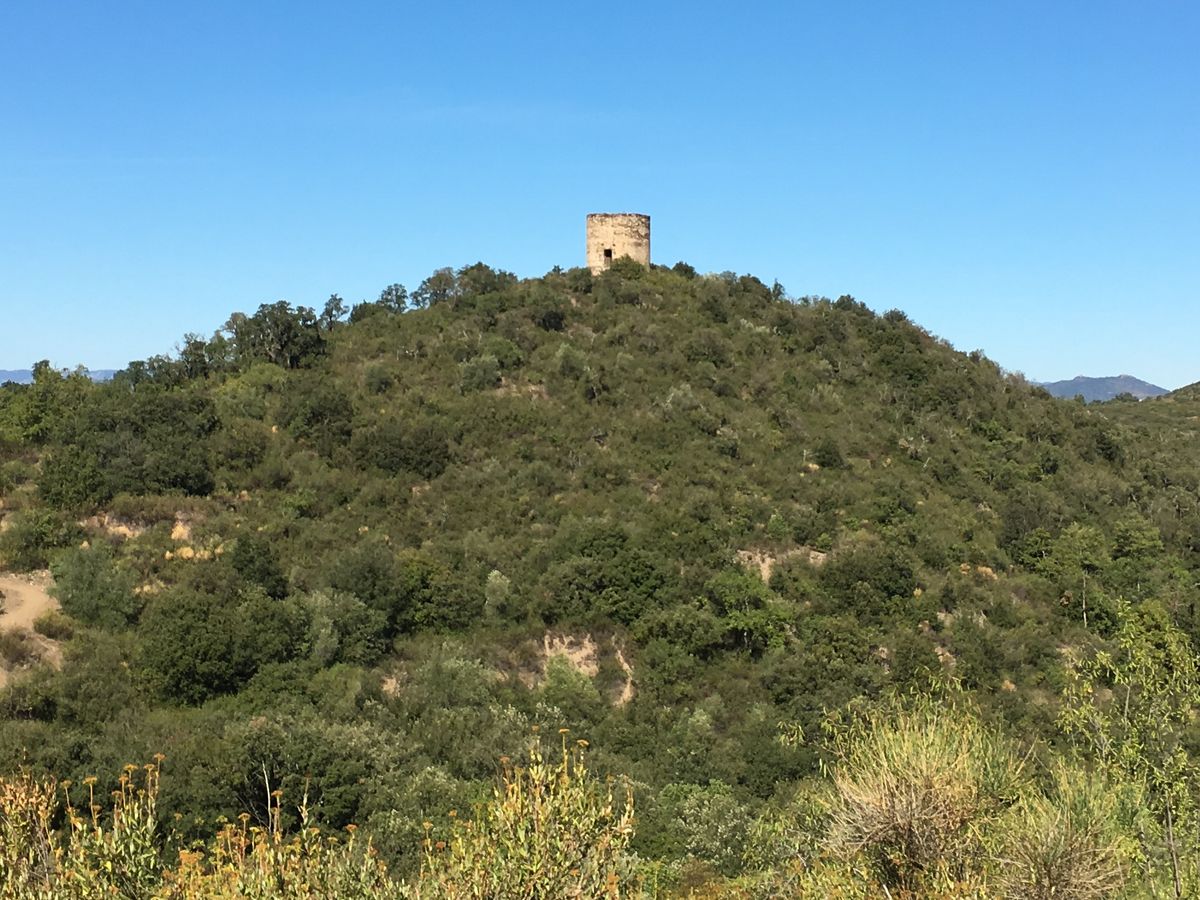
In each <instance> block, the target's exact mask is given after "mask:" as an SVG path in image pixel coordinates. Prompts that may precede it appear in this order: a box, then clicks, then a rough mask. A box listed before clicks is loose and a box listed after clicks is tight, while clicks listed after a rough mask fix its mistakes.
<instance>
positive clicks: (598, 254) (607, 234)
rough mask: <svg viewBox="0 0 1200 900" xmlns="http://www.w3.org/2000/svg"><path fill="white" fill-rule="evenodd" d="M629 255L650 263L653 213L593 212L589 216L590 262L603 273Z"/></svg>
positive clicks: (595, 271) (644, 264)
mask: <svg viewBox="0 0 1200 900" xmlns="http://www.w3.org/2000/svg"><path fill="white" fill-rule="evenodd" d="M622 256H628V257H629V258H630V259H632V260H633V261H634V262H639V263H641V264H642V265H643V266H646V267H649V266H650V217H649V216H643V215H642V214H640V213H591V214H590V215H589V216H588V217H587V265H588V268H589V269H591V270H592V274H593V275H599V274H600V273H601V272H603V271H604V270H605V269H607V268H608V267H609V266H611V265H612V264H613V261H614V260H617V259H620V258H621V257H622Z"/></svg>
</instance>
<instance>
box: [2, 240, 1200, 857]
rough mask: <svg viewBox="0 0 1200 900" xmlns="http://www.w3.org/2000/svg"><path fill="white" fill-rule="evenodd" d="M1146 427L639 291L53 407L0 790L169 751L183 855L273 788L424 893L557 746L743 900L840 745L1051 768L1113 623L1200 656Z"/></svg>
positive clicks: (1184, 566)
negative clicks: (515, 771) (834, 727)
mask: <svg viewBox="0 0 1200 900" xmlns="http://www.w3.org/2000/svg"><path fill="white" fill-rule="evenodd" d="M1151 402H1152V403H1160V402H1161V401H1151ZM1149 405H1150V404H1117V405H1116V407H1119V408H1116V409H1111V410H1110V407H1109V406H1105V407H1083V406H1080V405H1078V404H1073V403H1069V402H1064V401H1060V400H1057V399H1055V398H1053V397H1052V396H1050V394H1049V393H1048V392H1047V391H1046V390H1044V389H1042V388H1040V387H1038V386H1036V385H1032V384H1029V383H1026V382H1025V381H1024V380H1023V379H1021V378H1020V377H1017V376H1012V375H1006V374H1004V373H1003V372H1002V371H1001V370H1000V368H999V367H998V366H997V365H996V364H995V363H993V362H992V361H991V360H989V359H987V358H986V357H984V356H982V355H981V354H978V353H972V354H964V353H961V352H959V351H957V350H955V349H954V348H953V347H951V346H949V345H948V344H947V343H946V342H944V341H941V340H939V339H937V338H936V337H934V336H933V335H930V334H928V333H927V332H926V331H924V330H923V329H921V328H920V327H919V326H917V325H916V324H914V323H912V322H911V321H909V320H908V318H907V317H906V316H905V315H904V314H903V313H901V312H899V311H892V312H888V313H886V314H884V315H876V314H875V313H873V312H871V311H870V310H869V309H868V308H866V307H865V306H864V305H863V304H861V303H859V302H857V301H856V300H854V299H853V298H851V297H841V298H839V299H836V300H831V299H827V298H812V297H806V298H790V297H788V296H787V295H786V293H785V291H784V290H783V289H782V287H780V286H779V285H773V286H768V285H766V284H764V283H762V282H761V281H759V280H758V279H756V278H754V277H751V276H737V275H733V274H723V275H717V276H700V275H698V274H696V272H695V271H694V270H692V269H691V267H689V266H686V265H684V264H680V265H678V266H676V267H675V268H674V269H664V268H660V267H654V268H652V269H649V270H647V269H644V268H642V267H640V266H638V265H636V264H632V263H627V262H624V261H622V262H618V263H617V264H616V265H614V267H613V269H612V270H611V271H609V272H607V273H605V274H604V275H603V276H600V277H597V278H593V277H592V276H591V275H590V274H589V273H588V272H587V271H586V270H581V269H574V270H570V271H565V272H564V271H554V272H551V273H548V274H547V275H546V276H544V277H542V278H534V279H525V280H521V279H517V278H515V277H514V276H512V275H510V274H508V273H505V272H502V271H498V270H494V269H491V268H489V267H487V266H484V265H482V264H476V265H473V266H467V267H464V268H462V269H459V270H457V271H452V270H441V271H439V272H437V273H434V274H433V275H431V276H430V278H429V279H426V281H425V282H423V283H422V284H421V285H420V286H419V287H418V288H417V289H416V290H414V291H413V293H412V294H411V296H410V295H409V293H408V292H407V291H406V290H404V289H403V288H402V287H400V286H399V285H393V286H390V287H388V288H385V289H384V290H383V291H382V293H381V295H380V298H379V300H378V301H373V302H369V303H363V304H360V305H358V306H355V307H354V308H353V310H347V308H346V306H345V304H343V303H342V302H341V300H340V299H339V298H337V297H332V298H330V300H329V302H328V303H326V304H325V305H324V306H323V308H322V309H321V310H320V311H319V312H318V311H317V310H315V309H307V308H304V307H292V306H290V305H289V304H287V303H276V304H272V305H267V306H262V307H260V308H259V309H258V310H257V311H255V312H253V313H249V314H241V313H235V314H234V315H232V316H231V318H230V319H229V321H228V322H227V323H226V325H225V326H224V327H223V328H221V329H220V330H219V331H217V332H216V333H215V334H214V335H213V337H212V338H210V339H201V338H190V339H188V340H185V342H184V344H183V348H182V350H181V351H180V353H179V355H178V356H174V357H169V356H162V357H155V358H153V359H150V360H146V361H144V362H141V363H137V364H134V365H131V366H130V367H129V368H128V369H126V370H124V371H122V372H119V373H117V374H116V375H115V376H114V377H113V379H112V380H111V381H109V382H106V383H93V382H92V381H90V380H88V379H87V378H85V377H82V376H80V375H65V376H64V375H63V374H61V373H57V372H54V371H52V370H48V369H45V370H41V371H40V372H39V375H38V378H37V379H36V380H35V382H34V383H33V384H31V385H27V386H16V385H9V386H6V387H4V388H2V389H0V453H2V456H0V460H2V462H0V496H2V498H3V507H0V508H2V509H3V513H4V519H3V531H2V532H0V560H2V562H3V564H4V565H5V566H7V567H8V568H10V569H14V570H29V569H40V568H42V567H45V566H46V565H50V566H51V568H52V571H53V573H54V575H55V578H56V581H57V586H56V588H55V592H56V594H57V596H58V598H59V600H60V602H61V604H62V607H63V610H64V613H65V616H58V617H55V618H54V619H53V621H52V622H50V623H49V626H48V627H49V628H50V630H52V631H54V633H55V635H56V636H57V637H60V638H62V639H63V640H64V641H65V647H64V660H63V662H62V667H61V670H55V669H53V668H48V667H45V668H36V669H34V670H33V671H32V672H31V673H29V674H28V675H26V676H24V677H23V678H18V679H14V680H13V683H12V684H11V685H10V686H9V687H8V688H7V689H6V691H5V692H4V693H3V695H2V698H0V714H2V715H3V716H4V718H5V721H4V724H3V728H2V729H0V758H3V759H4V760H5V762H6V764H8V765H15V764H16V763H17V762H18V761H20V760H21V759H27V760H29V761H30V762H31V763H32V764H33V765H35V766H39V767H44V768H46V769H50V770H53V771H55V772H57V773H59V774H60V775H69V776H70V777H72V778H74V779H76V781H77V783H78V782H79V779H80V778H82V777H83V776H84V775H86V774H89V773H91V772H94V771H95V770H96V769H101V770H105V771H107V770H115V769H117V768H119V766H120V765H121V764H123V763H124V762H126V761H128V760H129V759H139V758H140V759H147V758H150V756H151V755H152V754H153V753H155V752H159V751H161V752H164V753H166V755H167V758H168V762H167V764H166V770H165V771H166V773H167V775H165V776H164V782H163V784H164V794H163V796H162V798H161V808H162V809H163V811H164V814H170V813H175V812H178V813H179V814H180V816H181V817H182V818H181V820H180V821H181V822H182V825H181V826H180V827H181V828H182V829H184V832H185V834H189V835H192V836H196V835H201V834H204V833H206V831H205V829H206V828H207V823H211V822H212V821H213V820H215V819H216V818H217V817H218V816H220V815H224V816H227V817H233V816H235V815H236V814H237V813H238V812H239V811H240V810H242V809H247V810H249V811H250V812H251V813H252V814H253V815H255V816H259V817H263V816H268V815H269V814H268V812H267V811H266V810H264V809H263V808H262V802H261V799H260V798H261V795H262V792H261V779H262V776H263V773H264V772H266V773H267V774H268V775H269V778H270V781H271V783H272V784H273V785H280V786H281V787H282V789H283V790H284V791H285V792H286V793H287V795H288V796H292V797H296V796H299V794H300V793H301V791H303V790H305V785H306V784H307V785H308V787H307V790H308V791H309V797H310V800H311V802H312V810H313V815H314V821H315V822H316V823H317V824H319V825H321V826H322V827H328V828H331V829H337V828H341V827H344V826H345V825H347V824H348V823H350V822H358V823H361V824H362V825H363V826H364V827H365V828H367V829H369V830H370V833H371V834H372V835H373V836H374V839H375V840H376V842H377V844H378V846H379V847H380V848H381V849H382V850H383V852H384V854H385V857H386V858H387V859H389V860H390V861H391V862H392V863H393V864H394V865H395V866H396V867H398V870H399V871H412V869H413V867H414V866H415V865H416V861H417V850H416V848H417V847H418V846H419V840H420V837H421V829H420V826H419V823H420V822H421V821H422V820H423V819H425V818H429V819H431V820H433V821H443V820H444V817H445V814H446V810H447V809H448V808H451V807H458V808H468V807H469V804H470V802H471V801H472V800H473V799H479V798H482V797H484V796H486V795H487V794H488V792H489V791H490V784H491V778H492V774H493V771H494V766H495V759H496V758H497V757H498V756H500V755H501V754H507V755H509V756H511V757H515V756H516V755H517V754H519V753H520V752H521V748H522V746H523V744H524V742H525V740H526V738H527V735H528V733H529V730H530V728H531V727H533V726H535V725H536V726H539V727H540V728H541V729H543V730H544V731H551V733H552V731H553V730H556V729H558V728H560V727H566V728H570V729H571V730H572V731H571V733H572V735H578V736H580V737H581V738H586V740H587V741H589V742H590V743H591V745H592V747H593V748H595V749H594V757H593V761H594V765H595V766H596V767H598V769H599V770H600V771H605V772H619V773H623V774H626V775H629V776H630V777H631V778H633V779H634V781H635V782H636V784H637V786H638V794H639V797H640V799H639V803H640V806H639V809H640V814H639V816H640V825H639V828H638V834H637V838H636V840H635V842H634V849H636V850H637V852H638V853H639V854H641V855H642V857H643V858H645V859H648V860H657V861H660V862H662V863H663V865H669V866H675V867H676V869H675V870H673V871H676V874H678V871H680V870H679V867H680V866H684V865H685V864H686V865H689V866H699V867H700V869H703V871H704V872H707V873H708V874H707V875H706V876H705V877H709V878H713V879H716V878H719V877H733V876H736V875H737V874H738V873H739V872H742V871H743V868H744V867H746V866H750V865H751V863H748V862H746V861H745V859H746V858H744V856H743V851H747V852H748V848H747V847H746V846H745V843H744V842H745V831H746V828H748V827H749V824H750V823H751V822H753V821H757V817H759V816H760V815H765V811H766V810H767V809H769V808H774V807H773V804H775V805H777V804H779V803H782V802H784V798H786V797H787V796H790V795H791V792H793V791H794V790H796V789H797V786H798V785H801V784H803V783H806V780H807V779H813V778H816V777H818V775H819V773H820V771H821V769H820V763H821V761H822V760H825V759H828V758H829V756H828V754H829V753H830V752H832V745H830V744H829V743H827V742H826V739H825V738H823V737H822V735H823V734H825V732H824V731H823V723H825V722H826V721H827V715H828V713H829V712H830V711H836V710H852V709H855V708H857V704H861V703H863V702H875V701H879V700H880V699H881V698H883V697H885V696H886V695H888V694H889V693H890V692H900V693H904V692H908V691H912V690H916V689H926V688H928V687H929V686H930V685H931V684H944V683H945V682H947V681H953V682H955V683H956V684H958V685H959V686H960V687H961V688H962V689H963V690H965V691H967V692H968V693H969V695H970V697H971V702H972V703H975V704H977V705H978V707H979V709H980V711H981V715H982V717H983V718H984V719H985V720H986V721H987V722H989V723H992V724H993V725H995V726H996V727H999V728H1003V729H1006V730H1007V731H1008V732H1009V733H1011V734H1012V735H1014V736H1015V738H1014V739H1015V740H1018V741H1020V742H1022V745H1023V746H1025V747H1027V748H1033V749H1034V752H1035V753H1036V754H1038V755H1039V757H1040V755H1041V754H1045V753H1049V752H1050V750H1049V749H1048V748H1053V747H1058V746H1060V745H1061V744H1062V742H1063V740H1064V737H1063V733H1062V732H1061V730H1060V726H1059V722H1058V720H1059V714H1060V712H1061V711H1062V709H1063V705H1064V701H1063V699H1062V698H1063V689H1064V688H1063V686H1064V684H1065V683H1066V671H1067V666H1068V662H1069V660H1070V659H1073V658H1080V657H1082V656H1086V655H1087V654H1089V653H1091V652H1093V651H1094V650H1095V649H1096V648H1098V647H1102V646H1105V642H1106V641H1108V640H1109V639H1111V638H1112V637H1113V636H1114V635H1116V634H1117V633H1118V632H1119V631H1120V629H1121V628H1122V627H1124V624H1125V623H1126V622H1127V619H1128V616H1129V615H1130V609H1131V608H1133V609H1143V608H1144V609H1145V610H1148V612H1147V613H1146V615H1147V616H1148V617H1149V618H1148V621H1152V622H1155V623H1158V624H1157V625H1155V626H1154V627H1161V628H1163V629H1168V630H1171V633H1172V634H1175V633H1176V632H1178V633H1179V634H1182V635H1184V638H1183V639H1184V640H1186V641H1191V640H1193V639H1194V638H1195V636H1196V634H1197V632H1198V630H1200V621H1198V620H1197V618H1196V615H1197V614H1196V610H1197V604H1196V602H1195V601H1196V600H1197V599H1200V597H1198V596H1197V588H1196V584H1197V583H1198V582H1200V577H1198V576H1200V556H1198V553H1200V545H1198V544H1197V542H1196V539H1195V535H1197V534H1200V507H1197V505H1196V504H1195V503H1193V502H1191V501H1190V500H1189V498H1191V497H1194V492H1195V489H1196V479H1197V475H1196V472H1197V471H1198V470H1197V468H1196V451H1195V450H1193V449H1190V448H1188V447H1187V445H1186V443H1185V442H1184V441H1183V440H1182V439H1179V440H1178V441H1176V439H1175V438H1174V437H1172V438H1171V441H1172V442H1174V443H1171V442H1168V443H1164V440H1163V439H1161V438H1162V435H1164V434H1166V433H1167V427H1165V426H1164V424H1163V423H1162V422H1160V421H1158V420H1157V419H1156V418H1154V417H1155V416H1167V417H1168V418H1169V419H1170V421H1171V424H1170V426H1169V428H1172V429H1173V428H1175V427H1177V426H1178V427H1180V428H1183V427H1184V426H1185V425H1186V423H1185V422H1184V421H1182V420H1180V419H1179V418H1177V417H1173V416H1172V414H1171V413H1170V412H1169V411H1166V412H1163V410H1165V409H1166V407H1155V408H1154V410H1146V411H1145V412H1143V411H1142V407H1147V406H1149ZM1188 427H1190V426H1188ZM1171 434H1175V432H1174V431H1172V432H1171ZM172 770H173V771H175V772H178V773H181V774H180V776H179V780H178V781H177V782H176V783H174V785H172V782H171V779H170V778H169V777H168V776H169V774H170V772H171V771H172ZM728 822H733V823H740V824H739V827H738V828H736V829H735V831H737V832H738V834H737V835H734V836H730V835H729V834H727V833H726V831H725V830H723V829H724V825H723V823H728ZM414 823H417V824H414ZM718 832H719V833H720V835H721V836H720V837H718ZM689 861H690V862H689ZM701 864H702V865H701ZM758 864H761V865H766V863H762V862H761V861H760V863H758ZM705 867H707V868H705ZM700 869H698V870H697V871H699V870H700ZM664 877H665V876H664Z"/></svg>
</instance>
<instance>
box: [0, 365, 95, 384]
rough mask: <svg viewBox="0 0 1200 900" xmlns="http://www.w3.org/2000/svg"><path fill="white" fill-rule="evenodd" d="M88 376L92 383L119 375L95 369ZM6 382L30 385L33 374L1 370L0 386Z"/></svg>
mask: <svg viewBox="0 0 1200 900" xmlns="http://www.w3.org/2000/svg"><path fill="white" fill-rule="evenodd" d="M64 371H69V370H64ZM88 374H89V375H91V376H92V381H108V380H109V379H110V378H112V377H113V376H114V375H115V374H117V370H116V369H93V370H91V371H89V372H88ZM6 381H15V382H16V383H17V384H29V383H30V382H32V381H33V373H32V372H31V371H30V370H29V369H0V384H4V383H5V382H6Z"/></svg>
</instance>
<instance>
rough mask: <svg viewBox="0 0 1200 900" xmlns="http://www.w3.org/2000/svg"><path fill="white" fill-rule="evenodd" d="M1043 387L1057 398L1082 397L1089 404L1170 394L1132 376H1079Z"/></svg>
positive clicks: (1043, 383) (1047, 383) (1048, 383)
mask: <svg viewBox="0 0 1200 900" xmlns="http://www.w3.org/2000/svg"><path fill="white" fill-rule="evenodd" d="M1041 386H1042V387H1044V388H1045V389H1046V390H1047V391H1048V392H1049V393H1050V394H1052V395H1053V396H1055V397H1063V398H1065V399H1068V400H1070V399H1072V398H1074V397H1082V398H1083V399H1084V400H1086V401H1087V402H1089V403H1096V402H1103V401H1105V400H1113V399H1115V398H1117V397H1120V396H1121V395H1122V394H1128V395H1129V396H1131V397H1135V398H1136V399H1138V400H1143V399H1145V398H1146V397H1161V396H1162V395H1163V394H1166V393H1169V392H1168V391H1167V389H1166V388H1160V387H1159V386H1158V385H1156V384H1150V382H1148V381H1142V380H1141V379H1140V378H1134V377H1133V376H1132V375H1110V376H1107V377H1104V378H1089V377H1087V376H1086V375H1077V376H1075V377H1074V378H1072V379H1070V380H1068V381H1050V382H1042V385H1041Z"/></svg>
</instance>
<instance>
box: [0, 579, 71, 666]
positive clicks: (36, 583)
mask: <svg viewBox="0 0 1200 900" xmlns="http://www.w3.org/2000/svg"><path fill="white" fill-rule="evenodd" d="M50 584H51V580H50V573H49V572H35V573H33V574H30V575H12V574H8V573H5V572H0V607H2V611H0V632H4V631H23V632H26V633H27V634H28V635H29V640H30V641H31V642H32V643H33V644H34V645H35V646H36V647H37V648H38V651H39V655H40V656H41V658H42V659H44V660H46V661H47V662H49V663H50V664H51V665H57V664H58V663H59V661H60V660H61V651H60V648H59V645H58V642H57V641H52V640H49V639H48V638H46V637H43V636H42V635H40V634H37V633H36V632H34V630H33V623H34V622H35V621H36V620H37V619H38V617H39V616H41V615H42V614H44V613H46V612H49V611H50V610H52V609H58V601H57V600H55V599H54V598H53V597H51V596H50ZM8 676H9V671H8V669H7V667H6V666H5V664H4V663H3V661H0V686H3V685H4V684H6V683H7V682H8Z"/></svg>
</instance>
